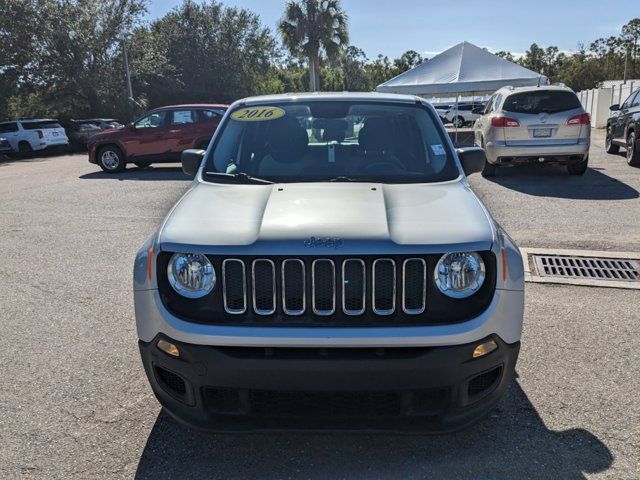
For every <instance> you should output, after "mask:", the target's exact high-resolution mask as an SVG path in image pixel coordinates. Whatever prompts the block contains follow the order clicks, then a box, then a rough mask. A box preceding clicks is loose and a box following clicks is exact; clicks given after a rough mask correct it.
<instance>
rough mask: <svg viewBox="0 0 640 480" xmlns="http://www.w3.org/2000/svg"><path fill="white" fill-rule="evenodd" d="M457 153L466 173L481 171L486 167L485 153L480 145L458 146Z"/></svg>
mask: <svg viewBox="0 0 640 480" xmlns="http://www.w3.org/2000/svg"><path fill="white" fill-rule="evenodd" d="M456 153H457V154H458V158H459V159H460V163H461V164H462V170H464V174H465V175H471V174H472V173H476V172H481V171H482V169H483V168H484V162H485V159H486V157H485V153H484V149H483V148H480V147H465V148H457V149H456Z"/></svg>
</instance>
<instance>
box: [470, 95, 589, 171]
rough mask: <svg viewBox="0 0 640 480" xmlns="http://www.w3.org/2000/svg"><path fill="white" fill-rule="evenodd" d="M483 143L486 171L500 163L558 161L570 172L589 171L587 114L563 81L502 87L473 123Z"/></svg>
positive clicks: (478, 142) (503, 164)
mask: <svg viewBox="0 0 640 480" xmlns="http://www.w3.org/2000/svg"><path fill="white" fill-rule="evenodd" d="M474 136H475V144H476V145H477V146H479V147H482V148H484V149H485V152H486V155H487V160H486V164H485V167H484V170H483V171H482V175H483V176H484V177H489V176H492V175H495V172H496V168H497V167H498V166H501V167H502V166H507V167H508V166H513V165H521V164H527V163H559V164H561V165H566V167H567V170H568V171H569V173H570V174H571V175H582V174H584V173H585V172H586V171H587V165H588V162H589V144H590V142H591V120H590V117H589V114H588V113H587V112H586V111H585V110H584V108H582V105H581V104H580V100H578V97H577V96H576V94H575V93H574V92H573V90H571V89H569V88H567V87H564V86H546V85H545V86H544V87H519V88H513V87H504V88H501V89H500V90H498V91H496V92H495V93H494V94H493V95H492V96H491V99H490V100H489V104H488V105H487V109H486V110H485V113H484V115H482V117H480V118H479V119H478V120H477V121H476V123H475V125H474Z"/></svg>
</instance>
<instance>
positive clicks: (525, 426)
mask: <svg viewBox="0 0 640 480" xmlns="http://www.w3.org/2000/svg"><path fill="white" fill-rule="evenodd" d="M612 462H613V456H612V454H611V452H610V451H609V449H608V448H607V447H606V446H605V445H604V444H603V443H602V442H601V441H600V440H598V438H596V437H595V436H594V435H593V434H592V433H590V432H589V431H587V430H585V429H581V428H574V429H571V430H564V431H553V430H549V429H548V428H547V427H546V426H545V425H544V423H543V421H542V419H541V418H540V416H539V415H538V414H537V412H536V410H535V408H534V407H533V405H532V404H531V402H530V401H529V399H528V398H527V396H526V394H525V393H524V391H523V390H522V389H521V387H520V385H519V384H518V383H517V382H515V381H514V382H513V383H512V385H511V387H510V389H509V390H508V392H507V394H506V395H505V398H504V399H503V400H502V402H501V403H500V406H499V408H498V409H497V410H495V411H494V412H492V414H490V415H489V417H488V418H487V419H485V420H483V421H482V422H480V423H479V424H477V425H474V426H472V427H470V428H468V429H466V430H463V431H462V432H458V433H454V434H449V435H435V436H429V435H406V436H405V435H395V434H345V433H334V434H329V433H327V434H311V433H309V434H301V433H291V434H286V433H281V434H271V433H262V434H237V433H236V434H226V435H224V434H203V433H200V432H195V431H192V430H189V429H187V428H185V427H182V426H180V425H178V424H176V423H175V422H174V421H173V420H172V419H171V418H170V417H169V416H168V415H167V414H165V413H163V412H161V413H160V414H159V416H158V418H157V420H156V423H155V425H154V427H153V429H152V431H151V433H150V435H149V438H148V440H147V444H146V446H145V448H144V451H143V453H142V456H141V458H140V462H139V464H138V468H137V472H136V478H137V479H145V478H154V479H155V478H225V479H227V478H261V479H271V478H274V479H275V478H402V479H410V478H438V479H443V478H444V479H447V478H456V479H457V478H492V479H495V478H504V479H513V478H562V479H583V478H586V477H585V473H596V472H602V471H604V470H606V469H607V468H609V467H610V466H611V464H612Z"/></svg>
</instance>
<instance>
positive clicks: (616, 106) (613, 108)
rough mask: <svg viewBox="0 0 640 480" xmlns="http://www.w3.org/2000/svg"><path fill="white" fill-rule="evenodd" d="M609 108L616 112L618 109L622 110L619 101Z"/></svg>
mask: <svg viewBox="0 0 640 480" xmlns="http://www.w3.org/2000/svg"><path fill="white" fill-rule="evenodd" d="M609 110H611V111H612V112H615V111H616V110H620V104H619V103H614V104H613V105H611V106H610V107H609Z"/></svg>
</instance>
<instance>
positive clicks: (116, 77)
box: [0, 0, 145, 117]
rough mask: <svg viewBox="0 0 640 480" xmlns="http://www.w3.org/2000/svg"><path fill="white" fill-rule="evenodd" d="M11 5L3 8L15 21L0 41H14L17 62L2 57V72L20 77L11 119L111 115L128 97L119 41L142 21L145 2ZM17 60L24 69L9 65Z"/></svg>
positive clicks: (49, 0)
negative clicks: (9, 38) (41, 116)
mask: <svg viewBox="0 0 640 480" xmlns="http://www.w3.org/2000/svg"><path fill="white" fill-rule="evenodd" d="M8 3H9V7H6V5H5V2H3V7H2V9H3V10H4V9H5V8H8V9H9V12H8V13H9V14H10V15H11V17H10V21H8V22H6V23H5V26H4V27H3V34H2V35H1V36H2V37H4V36H5V35H8V36H9V37H13V38H14V39H15V41H14V43H13V44H12V45H9V48H10V49H11V50H10V51H11V52H12V53H11V54H10V55H11V56H13V58H14V60H11V58H8V57H4V56H3V58H2V59H1V60H2V61H1V62H0V63H1V65H0V71H2V72H4V71H5V68H6V67H7V63H9V68H8V69H7V70H6V71H8V72H12V74H13V75H14V77H13V78H16V77H15V74H16V72H17V84H16V85H15V87H14V88H15V92H14V94H13V96H12V99H11V100H9V101H7V109H8V112H7V113H8V115H9V116H27V115H33V116H36V115H45V114H46V115H52V116H60V117H69V116H71V115H83V114H90V113H91V114H107V113H111V112H112V110H113V106H114V103H117V102H118V100H119V99H123V100H124V99H125V98H126V96H125V94H124V92H125V88H124V73H123V67H122V65H123V64H122V60H121V57H120V49H119V42H118V40H117V37H118V35H119V34H120V33H121V32H123V31H126V30H128V29H130V28H132V27H133V26H134V25H135V24H136V23H137V22H138V21H139V19H140V16H141V15H142V13H143V12H144V9H145V2H144V0H65V1H57V0H39V1H37V2H36V1H33V2H8ZM16 4H17V5H18V6H16ZM3 13H4V12H3ZM25 16H26V18H25ZM25 24H27V25H30V26H29V27H28V28H26V29H25V30H24V32H27V33H26V35H27V37H28V38H27V37H25V33H24V32H21V29H23V28H24V25H25ZM34 25H36V26H37V27H36V28H34ZM2 51H3V52H4V51H7V50H5V47H4V45H2ZM15 59H17V60H18V61H19V62H20V64H19V65H15V64H14V65H13V66H11V62H12V61H14V62H15V61H16V60H15ZM125 101H126V100H125Z"/></svg>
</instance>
